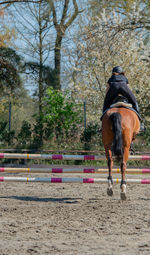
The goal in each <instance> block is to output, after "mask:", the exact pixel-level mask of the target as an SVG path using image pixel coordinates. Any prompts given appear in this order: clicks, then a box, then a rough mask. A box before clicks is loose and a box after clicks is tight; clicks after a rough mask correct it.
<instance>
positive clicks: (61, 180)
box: [0, 176, 150, 184]
mask: <svg viewBox="0 0 150 255" xmlns="http://www.w3.org/2000/svg"><path fill="white" fill-rule="evenodd" d="M0 182H27V183H28V182H47V183H108V180H107V179H103V178H40V177H34V178H28V177H5V176H1V177H0ZM126 182H127V183H135V184H150V179H127V180H126ZM113 183H116V184H118V183H121V179H114V180H113Z"/></svg>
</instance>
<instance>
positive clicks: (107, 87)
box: [105, 83, 110, 95]
mask: <svg viewBox="0 0 150 255" xmlns="http://www.w3.org/2000/svg"><path fill="white" fill-rule="evenodd" d="M109 88H110V85H109V83H107V86H106V93H105V95H106V94H107V92H108V90H109Z"/></svg>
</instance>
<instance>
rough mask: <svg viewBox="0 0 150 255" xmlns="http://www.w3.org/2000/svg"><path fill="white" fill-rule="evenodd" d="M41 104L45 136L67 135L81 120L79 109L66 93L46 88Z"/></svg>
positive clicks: (57, 136)
mask: <svg viewBox="0 0 150 255" xmlns="http://www.w3.org/2000/svg"><path fill="white" fill-rule="evenodd" d="M44 102H45V103H44V106H43V122H44V128H45V135H46V137H47V138H48V137H50V136H55V137H56V138H59V137H61V139H62V138H63V137H64V138H65V137H68V135H69V131H70V129H71V127H73V126H74V128H75V129H76V128H77V124H79V123H80V122H81V118H80V111H79V108H78V107H77V105H76V104H75V102H74V101H73V100H71V101H70V98H68V94H67V93H65V94H63V93H62V92H61V91H57V90H54V89H52V88H48V89H47V93H46V96H45V98H44Z"/></svg>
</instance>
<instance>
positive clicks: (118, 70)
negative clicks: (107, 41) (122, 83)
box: [112, 66, 123, 73]
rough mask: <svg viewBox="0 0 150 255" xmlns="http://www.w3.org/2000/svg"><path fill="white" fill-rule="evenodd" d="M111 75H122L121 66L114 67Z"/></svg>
mask: <svg viewBox="0 0 150 255" xmlns="http://www.w3.org/2000/svg"><path fill="white" fill-rule="evenodd" d="M112 73H123V69H122V67H121V66H115V67H114V68H113V70H112Z"/></svg>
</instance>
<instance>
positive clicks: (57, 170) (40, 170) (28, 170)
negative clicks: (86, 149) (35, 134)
mask: <svg viewBox="0 0 150 255" xmlns="http://www.w3.org/2000/svg"><path fill="white" fill-rule="evenodd" d="M0 172H7V173H52V174H60V173H72V174H73V173H87V174H88V173H89V174H90V173H91V174H93V173H96V174H105V173H108V169H101V168H95V167H83V166H81V167H80V168H79V167H76V166H72V167H68V168H65V167H63V168H62V167H61V166H60V167H49V168H36V167H35V168H21V167H20V168H15V167H14V168H12V167H0ZM112 173H114V174H119V173H120V169H119V168H115V169H113V171H112ZM126 174H150V169H132V168H130V169H127V170H126Z"/></svg>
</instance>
